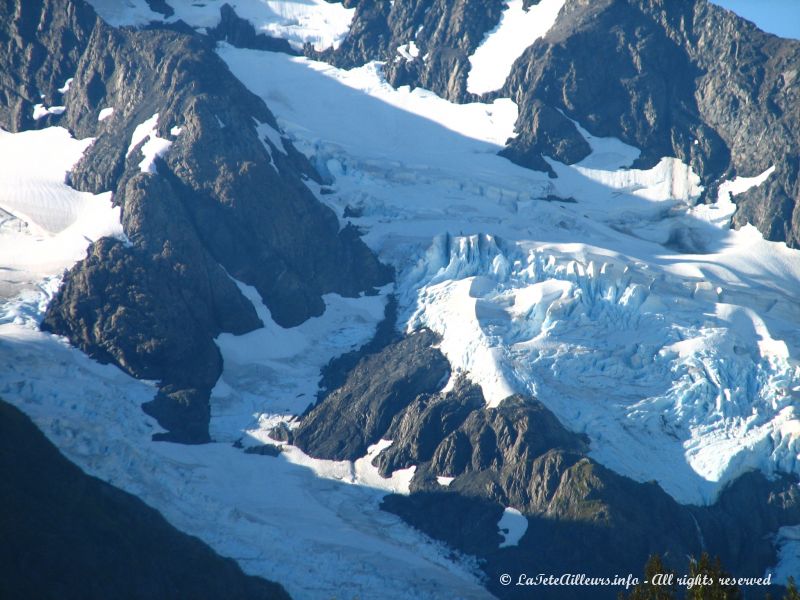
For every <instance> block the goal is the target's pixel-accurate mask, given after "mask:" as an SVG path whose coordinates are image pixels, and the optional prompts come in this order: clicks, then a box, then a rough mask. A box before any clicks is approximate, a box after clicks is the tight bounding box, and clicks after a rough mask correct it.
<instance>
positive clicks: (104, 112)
mask: <svg viewBox="0 0 800 600" xmlns="http://www.w3.org/2000/svg"><path fill="white" fill-rule="evenodd" d="M113 114H114V108H113V107H110V106H109V107H106V108H103V109H101V110H100V112H99V113H98V115H97V120H98V121H105V120H106V119H108V118H109V117H110V116H111V115H113ZM128 153H129V154H130V150H129V151H128Z"/></svg>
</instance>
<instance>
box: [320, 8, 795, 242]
mask: <svg viewBox="0 0 800 600" xmlns="http://www.w3.org/2000/svg"><path fill="white" fill-rule="evenodd" d="M530 4H532V3H530V2H529V3H527V5H530ZM348 6H352V7H355V8H356V16H355V19H354V21H353V25H352V27H351V31H350V35H349V36H348V38H347V39H346V40H345V41H344V42H343V43H342V45H341V46H340V47H339V48H338V49H337V50H336V51H332V50H331V51H327V52H324V53H315V52H313V51H311V50H308V51H307V53H308V54H311V55H313V56H315V57H319V58H322V59H324V60H328V61H330V62H332V63H334V64H336V65H338V66H343V67H352V66H356V65H361V64H364V63H365V62H367V61H369V60H381V61H384V62H385V65H384V72H385V74H386V78H387V80H388V81H389V82H390V83H391V84H392V85H395V86H399V85H411V86H412V87H414V86H421V87H424V88H427V89H430V90H432V91H434V92H435V93H437V94H439V95H441V96H443V97H445V98H448V99H449V100H452V101H456V102H465V101H472V100H474V99H476V97H475V96H474V95H473V94H470V93H468V92H467V90H466V80H467V76H468V73H469V68H470V63H469V61H468V57H469V55H470V54H472V53H473V52H474V50H475V49H476V48H477V47H478V45H480V42H481V41H482V39H483V36H484V35H485V34H486V33H487V32H488V31H490V30H491V29H492V28H493V27H495V26H496V25H497V23H498V22H499V20H500V14H501V11H502V9H503V4H502V3H501V2H494V1H493V2H476V1H473V0H461V1H458V2H444V1H441V2H440V1H434V2H432V3H423V2H417V1H416V0H397V1H395V2H392V3H386V2H382V1H378V0H354V1H352V2H350V3H349V4H348ZM411 41H414V43H415V44H416V46H417V48H418V49H419V56H417V57H416V58H413V59H411V60H408V58H407V57H405V58H404V57H402V56H401V55H400V54H399V53H398V48H400V47H405V46H406V45H407V44H408V43H409V42H411ZM798 73H800V41H797V40H788V39H781V38H778V37H776V36H774V35H770V34H767V33H764V32H763V31H760V30H759V29H758V28H756V27H755V26H754V25H753V24H752V23H750V22H749V21H746V20H745V19H742V18H740V17H738V16H737V15H735V14H734V13H732V12H730V11H727V10H725V9H723V8H720V7H719V6H716V5H714V4H712V3H711V2H709V1H708V0H692V1H691V2H673V1H671V0H597V1H596V2H595V1H593V2H586V1H584V0H567V2H566V4H565V6H564V8H563V10H562V11H561V14H560V15H559V18H558V19H557V21H556V24H555V26H554V27H553V28H552V29H551V31H550V32H548V34H547V35H546V36H545V37H544V38H542V39H540V40H538V41H536V42H535V43H533V44H532V45H531V47H529V48H528V49H527V50H526V51H525V52H524V53H523V54H522V56H520V57H519V58H518V59H517V61H516V63H515V64H514V67H513V68H512V72H511V74H510V76H509V78H508V80H507V81H506V84H505V86H504V87H503V88H502V89H501V90H500V91H499V92H495V93H492V94H489V95H487V97H486V99H492V98H495V97H498V96H502V97H510V98H512V99H513V100H515V101H516V102H517V105H518V106H519V108H520V114H519V118H518V120H517V124H516V131H517V135H516V137H514V138H513V139H511V140H509V143H508V146H507V147H506V148H505V149H504V150H503V152H502V154H503V155H504V156H506V157H508V158H509V159H511V160H513V161H514V162H517V163H518V164H520V165H522V166H525V167H529V168H532V169H536V170H541V171H545V172H548V173H551V174H552V170H551V169H550V167H549V165H548V164H547V162H546V161H545V160H544V157H550V158H554V159H556V160H559V161H563V162H566V163H570V164H571V163H574V162H577V161H579V160H581V159H582V158H584V157H585V156H586V155H587V154H588V153H589V146H588V144H587V143H586V141H585V140H584V139H583V137H582V136H581V135H580V134H579V132H578V130H577V129H576V128H575V126H574V125H573V122H572V120H575V121H577V122H579V123H580V124H581V125H582V126H583V127H585V128H586V129H587V130H588V131H589V132H590V133H591V134H592V135H597V136H613V137H617V138H619V139H621V140H623V141H625V142H627V143H629V144H631V145H633V146H636V147H637V148H640V149H641V150H642V155H641V157H640V159H639V160H638V161H637V163H636V164H635V166H637V167H649V166H652V165H654V164H655V163H656V162H657V161H658V160H659V159H660V158H661V157H663V156H677V157H678V158H680V159H681V160H684V161H685V162H687V163H689V164H690V165H691V166H692V167H693V168H694V169H695V170H696V171H697V173H698V174H700V176H701V177H702V179H703V184H704V185H705V187H706V195H705V198H706V199H708V200H713V199H714V198H715V196H716V193H717V187H718V184H719V182H720V181H721V180H722V179H723V178H728V177H731V176H734V175H742V176H753V175H756V174H759V173H762V172H763V171H765V170H766V169H767V168H768V167H770V166H771V165H775V167H776V171H775V173H773V174H772V175H771V176H770V178H769V179H768V180H767V181H766V182H765V183H764V184H763V185H761V186H759V187H758V188H755V189H752V190H750V191H748V192H746V193H744V194H743V195H742V196H740V197H738V198H737V204H738V210H737V213H736V215H735V217H734V223H735V224H736V225H737V226H741V225H744V224H745V223H752V224H754V225H755V226H756V227H758V229H759V230H760V231H761V232H762V233H763V234H764V235H765V236H766V237H767V238H768V239H771V240H781V241H786V242H787V243H788V244H789V245H790V246H793V247H799V246H800V159H798V158H797V157H798V155H800V134H798V131H800V111H798V110H797V106H798V105H800V77H798Z"/></svg>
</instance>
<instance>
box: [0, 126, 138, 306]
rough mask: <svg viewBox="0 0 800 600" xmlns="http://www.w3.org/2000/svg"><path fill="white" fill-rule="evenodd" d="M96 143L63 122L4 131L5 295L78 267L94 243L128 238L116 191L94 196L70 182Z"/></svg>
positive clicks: (0, 289) (1, 249)
mask: <svg viewBox="0 0 800 600" xmlns="http://www.w3.org/2000/svg"><path fill="white" fill-rule="evenodd" d="M91 143H92V140H91V139H86V140H76V139H74V138H72V137H71V136H70V134H69V132H68V131H67V130H66V129H62V128H60V127H51V128H48V129H45V130H42V131H27V132H23V133H17V134H12V133H8V132H6V131H2V130H0V165H2V167H1V168H0V256H2V262H1V263H0V267H1V268H2V271H1V272H2V275H1V276H0V299H1V298H4V297H6V298H7V297H11V296H13V295H15V294H16V293H18V292H20V291H21V290H23V289H30V288H34V287H36V286H37V285H38V283H39V282H40V281H41V280H42V279H43V278H46V277H48V276H50V275H54V274H58V273H60V272H61V271H62V270H63V269H65V268H67V267H70V266H72V264H73V263H74V262H75V261H77V260H80V259H81V258H83V256H84V255H85V253H86V246H87V244H88V242H90V241H93V240H96V239H98V238H100V237H102V236H112V237H120V238H122V237H124V235H123V233H122V226H121V225H120V217H119V208H114V207H112V206H111V194H110V193H106V194H100V195H97V196H94V195H92V194H87V193H82V192H77V191H75V190H74V189H72V188H71V187H69V186H68V185H67V184H66V183H65V178H66V174H67V171H69V169H71V168H72V166H73V165H74V164H75V163H76V162H77V161H78V159H79V158H80V157H81V155H82V154H83V152H84V151H85V150H86V148H87V147H88V146H89V144H91Z"/></svg>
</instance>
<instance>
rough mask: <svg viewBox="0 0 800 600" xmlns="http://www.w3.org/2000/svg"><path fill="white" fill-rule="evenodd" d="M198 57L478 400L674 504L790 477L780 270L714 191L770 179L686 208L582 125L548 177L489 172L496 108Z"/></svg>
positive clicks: (367, 72)
mask: <svg viewBox="0 0 800 600" xmlns="http://www.w3.org/2000/svg"><path fill="white" fill-rule="evenodd" d="M219 53H220V55H221V56H222V57H223V58H224V59H225V60H226V62H227V63H228V65H229V66H230V68H231V70H232V71H233V72H234V73H235V74H236V75H237V77H239V78H240V79H241V80H242V81H244V82H245V84H247V85H248V86H249V87H250V88H251V89H252V90H253V91H254V92H256V93H257V94H259V95H261V96H262V97H263V98H264V99H265V101H267V102H268V103H269V105H270V107H271V108H272V110H273V112H275V114H276V116H277V117H278V120H279V124H280V125H281V127H282V128H283V130H284V132H285V134H286V135H288V136H289V137H290V138H291V139H292V141H293V142H294V143H295V144H296V145H297V146H298V147H299V148H300V149H301V150H303V151H304V152H305V153H306V154H308V155H309V156H310V157H312V159H313V160H314V162H315V164H317V165H318V166H319V167H320V170H322V171H323V172H324V173H325V175H327V176H328V177H329V178H330V179H331V181H332V187H333V189H334V190H335V192H336V193H334V194H326V195H320V196H319V198H320V200H321V201H323V202H326V203H328V204H329V205H330V206H331V207H332V208H333V209H334V210H335V211H336V212H337V214H339V215H340V217H341V218H342V220H343V221H344V220H350V221H352V222H353V223H354V224H356V225H357V226H359V227H360V228H361V229H362V230H363V231H365V240H366V241H367V243H368V244H369V245H370V246H371V247H372V248H373V249H375V250H376V251H377V252H378V253H379V255H380V256H381V258H383V259H384V260H386V261H388V262H390V263H392V264H393V265H394V266H395V267H396V268H397V270H398V273H399V274H400V275H399V280H398V284H397V293H398V296H399V298H400V309H401V313H402V315H403V320H404V322H405V323H406V324H407V325H406V326H407V328H408V329H409V330H413V329H415V328H418V327H422V326H425V327H430V328H431V329H433V330H434V331H436V332H437V333H439V334H441V335H442V337H443V341H442V345H441V348H442V350H443V352H444V353H445V354H446V355H447V357H448V359H449V360H450V362H451V364H452V366H453V368H454V370H456V371H464V372H466V373H468V374H469V376H470V377H471V378H472V379H473V380H474V381H475V382H476V383H479V384H480V385H481V387H482V388H483V390H484V394H485V395H486V398H487V401H488V402H489V404H490V405H497V404H498V403H500V402H501V401H502V400H503V399H504V398H505V397H507V396H508V395H509V394H511V393H514V392H523V393H529V394H532V395H535V396H536V397H538V398H539V399H540V400H541V401H542V402H544V403H545V404H546V405H547V406H548V407H549V408H550V409H551V410H553V412H555V414H556V415H557V416H558V417H559V418H560V419H561V420H562V422H564V423H565V424H566V425H567V426H568V427H570V428H571V429H573V430H576V431H581V432H585V433H587V434H588V435H589V437H590V439H591V440H592V456H593V457H594V458H596V459H597V460H598V461H600V462H602V463H603V464H605V465H606V466H608V467H610V468H612V469H614V470H615V471H617V472H619V473H622V474H624V475H627V476H630V477H632V478H634V479H636V480H639V481H649V480H653V479H655V480H657V481H658V482H659V483H660V484H661V485H662V486H663V487H664V489H665V490H666V491H667V492H669V493H670V494H671V495H673V496H674V497H675V498H676V499H677V500H679V501H681V502H684V503H699V504H705V503H709V502H713V500H714V499H715V498H716V496H717V494H718V493H719V491H720V490H721V489H722V487H723V486H724V485H725V484H726V483H727V482H729V481H731V480H732V479H734V478H736V477H737V476H738V475H740V474H742V473H743V472H745V471H746V470H749V469H753V468H758V469H762V470H763V471H764V472H766V473H773V472H775V471H797V470H798V452H800V443H799V442H798V437H797V425H798V415H797V410H796V405H797V395H798V391H800V370H798V364H797V361H796V358H795V357H797V356H800V335H799V334H798V331H800V329H798V324H800V308H798V306H797V303H796V302H795V301H794V298H796V297H797V294H798V293H800V254H798V252H797V251H794V250H790V249H788V248H787V247H786V246H785V245H784V244H778V243H772V242H766V241H764V240H763V239H762V238H761V236H760V235H759V234H758V232H757V231H756V230H755V229H754V228H752V227H745V228H743V229H742V230H740V231H732V230H730V229H729V227H728V226H727V223H728V222H729V219H730V215H731V209H732V207H733V206H734V205H733V204H732V202H731V201H730V194H736V193H740V192H742V191H744V190H745V189H747V188H748V187H749V186H752V185H759V184H760V183H762V182H763V181H764V180H765V179H766V178H767V177H769V175H770V173H771V171H767V172H765V173H763V174H756V176H754V177H752V178H738V179H737V180H736V181H734V182H731V183H730V184H727V185H724V186H723V188H722V191H721V193H720V198H719V199H718V202H717V203H716V204H713V205H700V206H695V205H696V202H697V199H698V198H699V195H700V193H701V191H702V188H701V187H700V180H699V177H698V176H697V175H696V174H694V173H693V172H692V171H691V169H690V168H689V167H688V166H686V165H685V164H683V163H681V162H680V161H679V160H677V159H675V158H670V157H665V158H664V159H662V160H661V161H660V162H659V163H658V164H656V165H655V166H654V167H652V168H651V169H648V170H639V169H628V168H625V167H626V166H627V165H629V164H631V162H632V161H633V160H635V158H636V157H637V156H638V154H639V153H638V150H637V149H635V148H631V147H630V146H626V145H625V144H622V143H621V142H619V141H618V140H614V139H607V138H594V137H592V136H591V135H589V134H588V132H586V131H585V130H582V133H583V134H584V135H585V136H586V137H587V140H588V141H589V143H590V145H591V146H592V149H593V153H592V155H590V156H589V157H587V158H586V159H585V160H583V161H581V162H580V163H578V164H576V165H564V164H561V163H558V162H556V161H552V160H551V161H550V164H551V165H552V166H553V169H554V170H555V171H556V173H557V174H558V178H557V179H549V178H548V177H547V176H546V175H545V174H542V173H537V172H534V171H529V170H526V169H523V168H520V167H517V166H516V165H513V164H512V163H510V162H508V161H506V160H504V159H502V158H500V157H498V156H497V155H496V152H497V151H498V150H499V148H500V147H501V144H502V141H504V140H505V139H506V138H507V137H509V136H510V135H513V122H514V118H515V112H516V111H515V110H514V108H513V105H511V106H509V104H508V103H509V102H510V101H508V100H507V99H500V100H496V101H495V102H494V103H493V104H480V103H474V104H466V105H453V104H450V103H448V102H446V101H444V100H442V99H441V98H438V97H436V96H434V95H432V94H431V93H429V92H426V91H424V90H418V89H417V90H414V91H410V90H408V89H407V88H400V89H399V90H394V89H393V88H391V87H390V86H389V85H388V84H386V83H385V82H384V81H383V79H382V77H381V70H380V66H379V65H376V64H370V65H367V66H365V67H362V68H359V69H353V70H350V71H342V70H339V69H336V68H334V67H331V66H329V65H325V64H320V63H315V62H313V61H309V60H307V59H304V58H296V57H289V56H285V55H281V54H275V53H263V52H257V51H250V50H241V49H235V48H232V47H229V46H226V45H221V46H220V49H219ZM309 90H315V93H309ZM420 140H424V141H425V142H424V144H421V143H420ZM559 198H560V199H562V201H558V199H559ZM545 199H547V200H549V201H545ZM347 207H350V208H352V209H357V210H355V211H349V212H348V214H353V213H354V212H355V213H356V214H358V215H359V216H358V217H352V216H351V217H348V218H347V219H344V217H343V215H344V214H345V209H346V208H347Z"/></svg>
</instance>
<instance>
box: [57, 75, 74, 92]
mask: <svg viewBox="0 0 800 600" xmlns="http://www.w3.org/2000/svg"><path fill="white" fill-rule="evenodd" d="M73 80H74V78H73V77H70V78H69V79H67V80H66V81H65V82H64V85H62V86H61V87H60V88H58V93H59V94H66V93H67V92H68V91H69V86H71V85H72V81H73Z"/></svg>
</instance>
